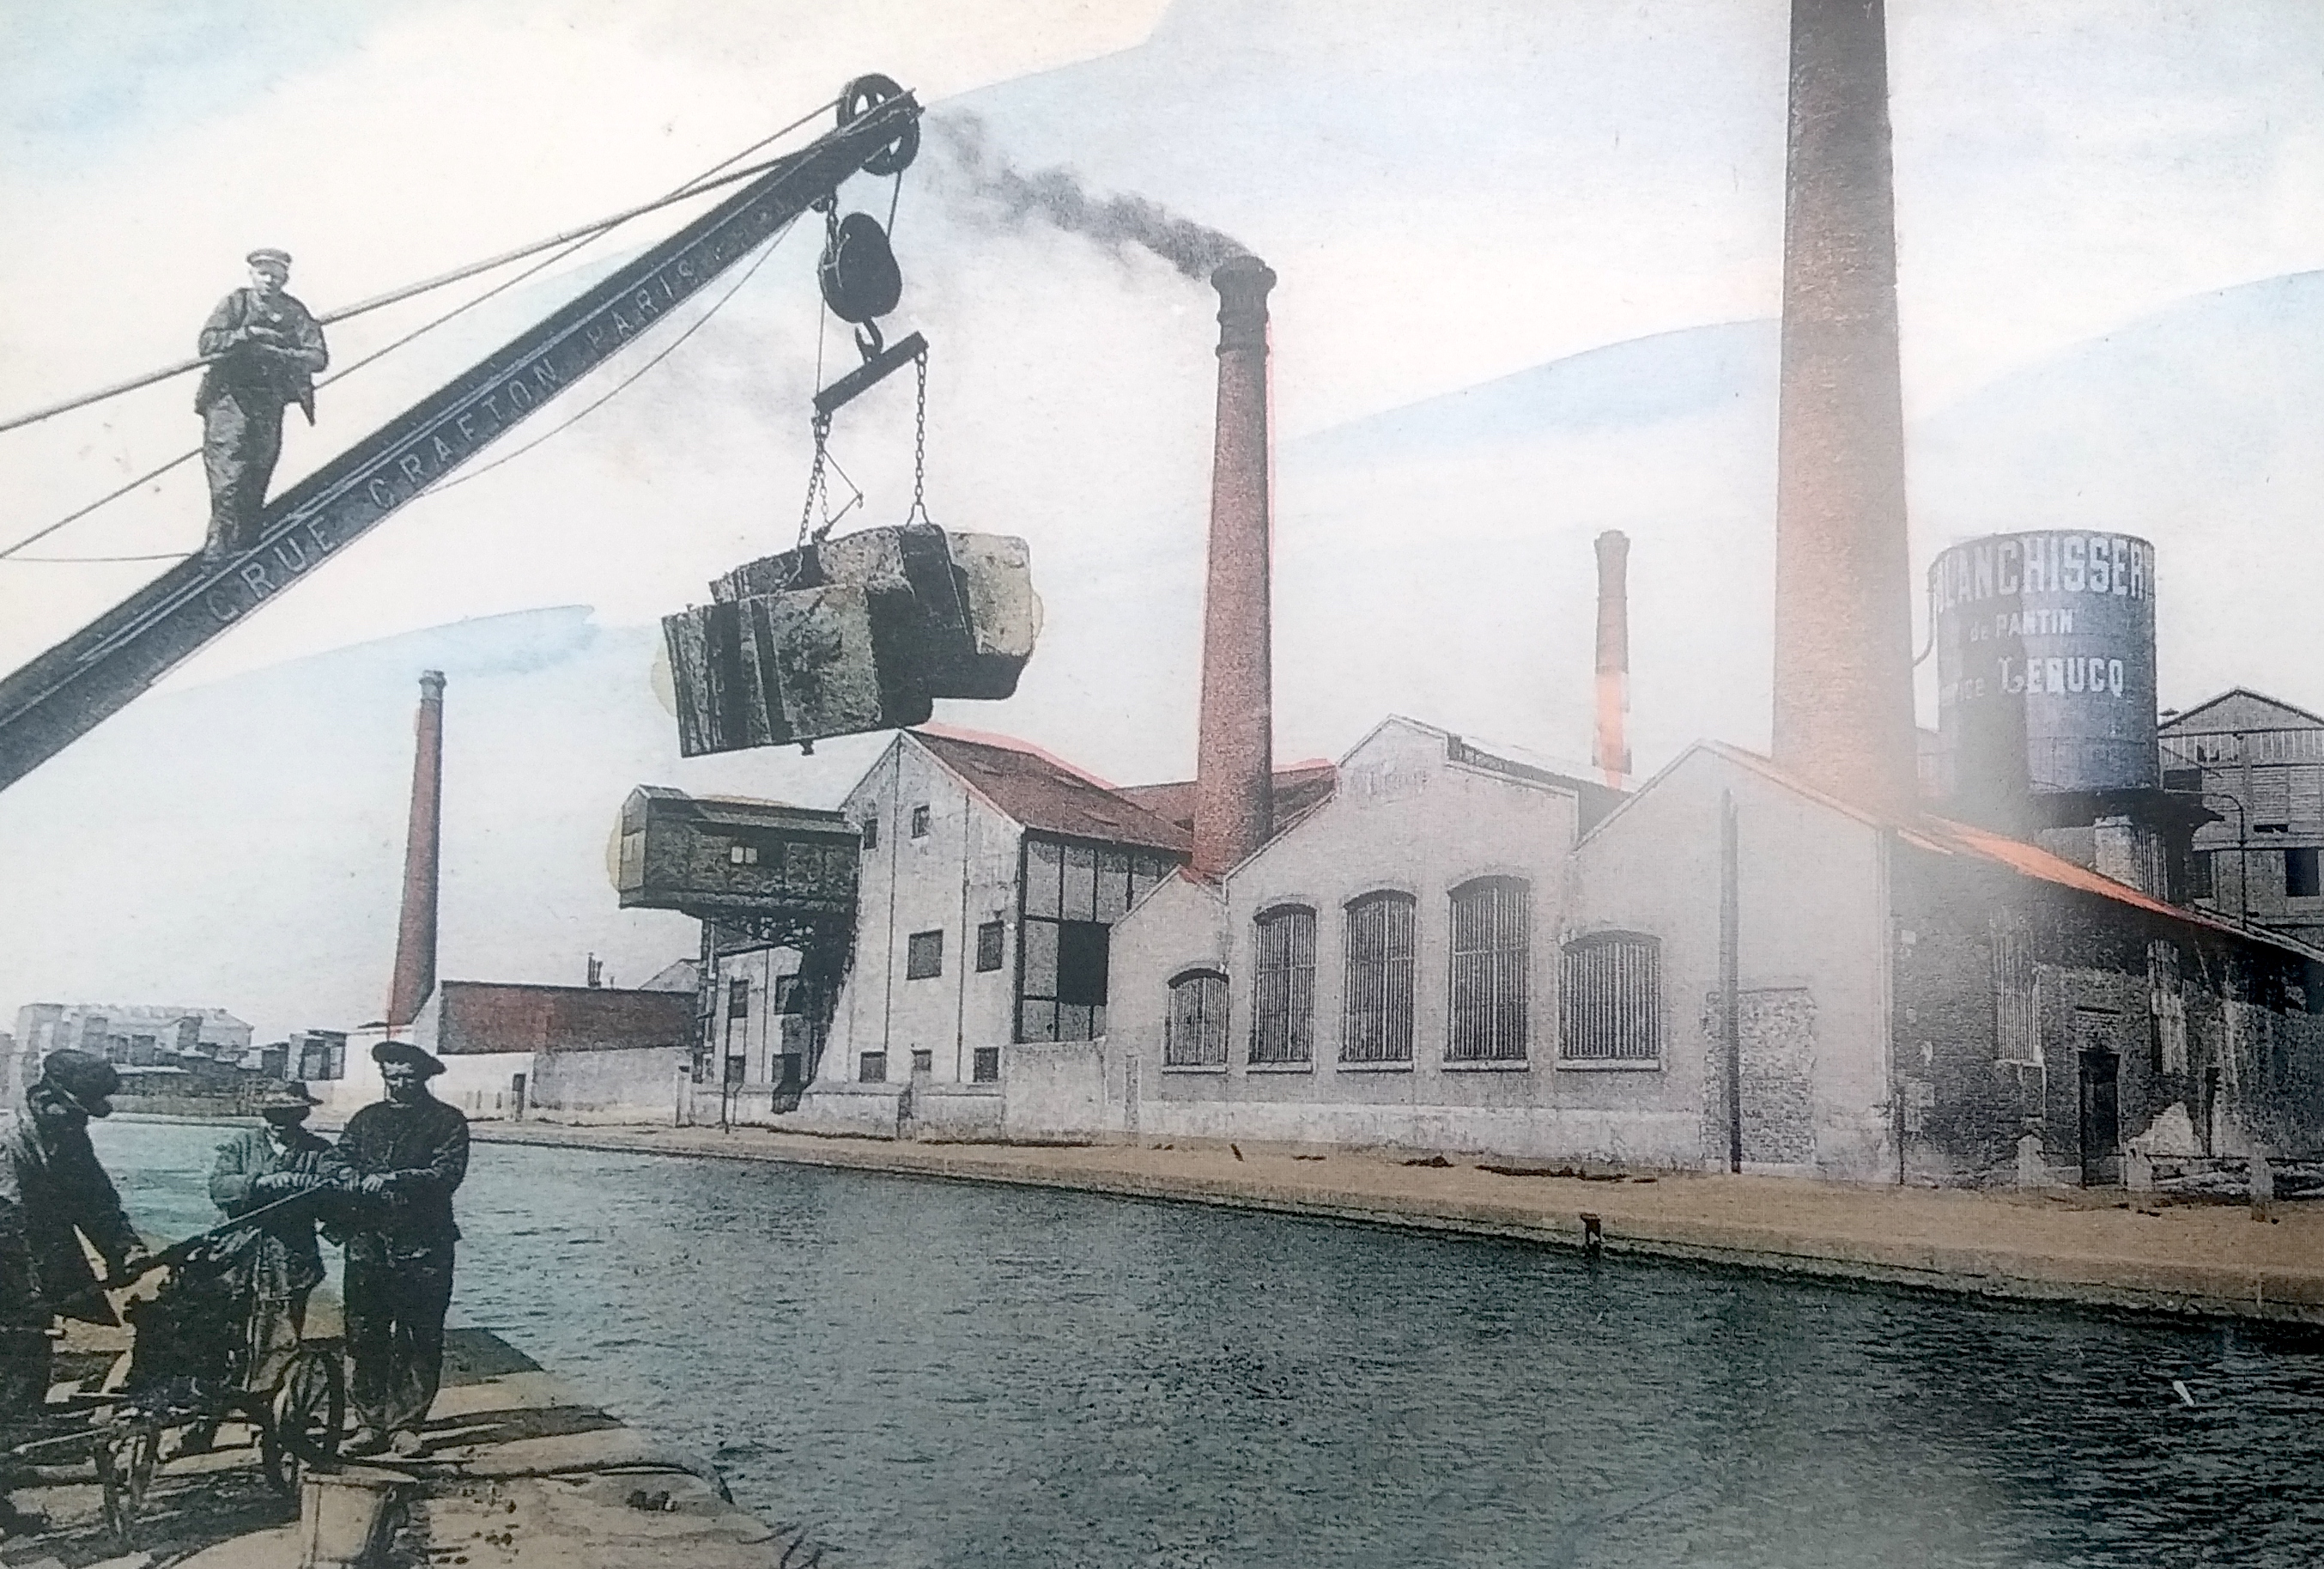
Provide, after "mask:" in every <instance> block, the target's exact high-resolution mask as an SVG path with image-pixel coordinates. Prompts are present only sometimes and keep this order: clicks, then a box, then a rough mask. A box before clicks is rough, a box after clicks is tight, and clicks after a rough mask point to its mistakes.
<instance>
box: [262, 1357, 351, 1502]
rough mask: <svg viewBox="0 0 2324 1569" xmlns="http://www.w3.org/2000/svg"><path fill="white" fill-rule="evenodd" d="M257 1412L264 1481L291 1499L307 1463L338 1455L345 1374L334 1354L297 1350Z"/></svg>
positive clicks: (344, 1409) (344, 1406)
mask: <svg viewBox="0 0 2324 1569" xmlns="http://www.w3.org/2000/svg"><path fill="white" fill-rule="evenodd" d="M259 1412H260V1421H259V1430H258V1449H259V1458H260V1460H261V1462H262V1463H263V1465H264V1467H265V1471H266V1480H267V1481H268V1482H269V1483H270V1484H272V1487H273V1488H274V1491H277V1492H279V1493H281V1495H282V1496H283V1497H284V1498H296V1497H298V1496H299V1482H300V1478H301V1477H302V1476H303V1475H304V1474H305V1472H306V1469H307V1467H309V1465H328V1464H330V1463H332V1462H333V1461H335V1460H337V1458H338V1454H339V1425H340V1423H341V1422H343V1421H344V1420H346V1412H347V1385H346V1373H345V1372H344V1371H343V1370H342V1369H341V1367H340V1364H339V1358H338V1354H337V1352H333V1351H332V1350H330V1349H329V1348H328V1347H327V1346H319V1345H309V1346H305V1347H302V1348H300V1351H299V1352H298V1354H297V1355H296V1356H294V1357H292V1358H291V1365H290V1366H289V1367H288V1368H286V1369H284V1370H283V1373H282V1381H281V1383H280V1384H278V1385H276V1386H275V1388H274V1392H273V1394H272V1397H271V1398H268V1399H266V1400H264V1401H263V1402H261V1404H260V1407H259Z"/></svg>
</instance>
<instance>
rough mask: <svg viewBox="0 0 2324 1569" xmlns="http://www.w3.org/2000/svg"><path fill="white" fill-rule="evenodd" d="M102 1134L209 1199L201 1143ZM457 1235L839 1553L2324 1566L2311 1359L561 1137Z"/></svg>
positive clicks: (751, 1497)
mask: <svg viewBox="0 0 2324 1569" xmlns="http://www.w3.org/2000/svg"><path fill="white" fill-rule="evenodd" d="M99 1138H100V1144H99V1148H100V1149H101V1150H102V1152H103V1153H104V1154H105V1155H106V1158H107V1160H108V1162H109V1163H110V1164H111V1166H112V1168H113V1169H114V1170H115V1173H116V1175H118V1176H119V1177H121V1178H122V1186H123V1188H124V1194H125V1195H126V1196H127V1198H128V1202H129V1204H130V1207H131V1211H132V1214H133V1216H134V1218H136V1219H138V1220H139V1221H140V1222H141V1223H143V1224H145V1225H147V1226H148V1227H149V1228H150V1229H152V1230H155V1231H162V1232H172V1233H174V1232H179V1231H183V1230H190V1229H192V1228H193V1227H194V1226H195V1225H198V1224H201V1223H206V1221H207V1219H208V1211H207V1206H206V1204H204V1203H203V1202H202V1200H201V1183H200V1181H199V1178H198V1172H197V1170H196V1168H200V1170H204V1171H206V1170H207V1151H208V1149H209V1148H210V1147H212V1146H213V1145H214V1144H215V1143H216V1142H217V1131H215V1130H206V1129H189V1128H178V1127H161V1126H155V1125H150V1124H148V1125H143V1126H134V1127H133V1126H130V1125H126V1124H120V1125H115V1126H110V1127H106V1128H103V1129H101V1130H100V1133H99ZM165 1217H166V1218H167V1220H168V1221H171V1222H174V1223H175V1224H174V1225H172V1224H170V1223H165ZM460 1222H461V1226H462V1229H463V1230H464V1231H465V1232H466V1237H467V1241H466V1243H465V1244H464V1246H463V1251H462V1257H461V1262H460V1276H459V1288H458V1294H457V1299H456V1306H455V1312H456V1316H458V1317H461V1318H464V1319H465V1321H466V1322H468V1323H472V1324H486V1325H489V1326H491V1327H493V1328H494V1329H497V1330H499V1331H501V1332H502V1333H503V1334H506V1335H507V1336H508V1338H509V1339H510V1340H512V1342H514V1343H516V1344H517V1345H518V1346H519V1347H520V1348H521V1349H522V1350H524V1351H526V1352H530V1354H532V1355H533V1356H535V1357H537V1358H539V1360H540V1361H543V1362H545V1363H547V1364H548V1365H549V1367H551V1368H553V1369H555V1370H557V1371H559V1372H561V1373H563V1374H565V1375H567V1377H568V1378H570V1379H571V1380H574V1381H575V1382H576V1384H578V1385H579V1386H580V1387H581V1388H582V1389H585V1390H586V1391H587V1392H588V1393H589V1394H590V1395H591V1396H592V1397H594V1398H597V1399H600V1400H602V1401H603V1402H604V1404H605V1405H607V1406H608V1407H610V1408H611V1409H613V1411H615V1412H617V1413H618V1414H620V1415H622V1416H623V1417H627V1418H628V1419H629V1420H631V1421H632V1422H633V1423H635V1424H637V1425H638V1426H641V1427H643V1428H645V1429H647V1430H649V1431H650V1432H652V1433H654V1434H655V1435H657V1436H659V1437H660V1438H662V1439H664V1440H666V1441H668V1442H669V1443H672V1444H677V1445H678V1446H681V1447H684V1448H687V1449H691V1450H694V1451H696V1452H698V1453H705V1454H712V1455H714V1457H715V1459H716V1460H717V1462H718V1463H719V1465H720V1467H721V1468H722V1469H723V1470H724V1472H726V1474H727V1476H728V1478H729V1479H730V1481H732V1482H733V1487H734V1491H735V1494H736V1497H737V1498H738V1499H739V1500H741V1501H742V1502H743V1503H744V1504H746V1505H749V1506H751V1507H752V1508H754V1509H759V1510H760V1511H761V1512H763V1513H765V1514H767V1515H769V1516H770V1517H773V1518H780V1519H785V1520H809V1521H813V1522H816V1524H817V1526H818V1527H819V1530H820V1534H821V1535H822V1536H823V1537H825V1538H827V1539H829V1540H830V1541H832V1542H834V1543H835V1544H836V1545H837V1546H839V1548H840V1549H841V1550H842V1561H843V1562H844V1563H852V1564H863V1565H867V1566H871V1565H878V1566H881V1569H890V1566H896V1565H922V1564H931V1565H932V1564H1004V1563H1005V1564H1010V1565H1012V1566H1016V1565H1026V1566H1032V1565H1039V1566H1047V1565H1058V1566H1063V1565H1080V1564H1089V1565H1105V1566H1111V1565H1174V1566H1175V1565H1194V1564H1216V1565H1221V1566H1234V1569H1241V1566H1243V1565H1267V1564H1280V1565H1301V1566H1305V1565H1324V1564H1362V1565H1372V1564H1379V1565H1399V1566H1401V1565H1434V1564H1462V1565H1468V1564H1474V1565H1535V1564H1538V1565H1602V1566H1607V1569H1612V1566H1615V1565H1635V1566H1637V1569H1663V1566H1665V1565H1681V1564H1701V1565H1714V1564H1715V1565H1721V1566H1726V1565H1737V1566H1743V1565H1749V1566H1766V1569H1815V1566H1821V1565H1831V1566H1833V1569H1858V1566H1862V1565H1888V1564H1895V1565H1914V1566H1915V1569H1918V1566H1923V1565H1970V1564H1978V1565H1983V1564H1990V1565H1995V1566H1997V1569H2002V1566H2006V1569H2024V1566H2027V1565H2035V1564H2060V1565H2067V1564H2070V1565H2090V1566H2093V1569H2096V1566H2099V1565H2105V1566H2107V1569H2113V1566H2116V1565H2126V1564H2158V1565H2176V1564H2236V1565H2273V1564H2285V1565H2307V1564H2313V1563H2316V1562H2319V1561H2324V1423H2319V1420H2318V1416H2319V1411H2324V1405H2319V1400H2324V1356H2319V1354H2317V1351H2316V1349H2314V1348H2313V1346H2312V1345H2311V1344H2310V1343H2296V1342H2279V1341H2275V1340H2273V1339H2270V1338H2267V1337H2259V1338H2255V1337H2254V1336H2253V1335H2252V1334H2249V1333H2247V1332H2242V1331H2236V1330H2229V1329H2221V1328H2213V1329H2181V1328H2174V1327H2170V1326H2161V1325H2150V1324H2133V1323H2125V1322H2116V1321H2114V1320H2110V1319H2107V1318H2104V1317H2099V1316H2097V1315H2080V1314H2074V1313H2066V1312H2056V1311H2050V1310H2036V1309H2031V1308H2010V1307H1987V1306H1977V1305H1972V1304H1967V1303H1956V1302H1951V1301H1947V1300H1941V1299H1933V1298H1927V1299H1924V1298H1919V1297H1905V1296H1896V1295H1890V1294H1886V1293H1882V1292H1873V1291H1852V1290H1846V1289H1840V1288H1825V1287H1819V1286H1812V1285H1801V1284H1797V1283H1790V1282H1781V1281H1775V1280H1766V1279H1760V1278H1752V1277H1748V1276H1744V1275H1739V1274H1728V1273H1724V1272H1720V1271H1711V1270H1696V1269H1684V1268H1679V1267H1675V1266H1661V1265H1650V1264H1639V1263H1635V1262H1629V1261H1618V1262H1615V1263H1610V1264H1608V1265H1606V1266H1605V1267H1603V1268H1601V1269H1592V1268H1591V1267H1589V1266H1588V1265H1586V1264H1584V1263H1582V1261H1581V1260H1578V1259H1575V1258H1574V1257H1572V1256H1571V1255H1569V1254H1565V1253H1563V1252H1556V1251H1543V1250H1538V1249H1531V1248H1526V1247H1524V1246H1521V1245H1518V1244H1515V1243H1504V1242H1497V1241H1479V1240H1470V1239H1461V1240H1452V1239H1444V1238H1437V1237H1429V1236H1423V1235H1408V1234H1404V1233H1399V1232H1385V1231H1377V1230H1369V1229H1364V1228H1360V1227H1353V1226H1342V1225H1334V1224H1328V1223H1312V1222H1303V1221H1296V1220H1290V1219H1285V1218H1282V1217H1277V1216H1267V1215H1257V1214H1234V1213H1231V1212H1223V1211H1213V1210H1205V1209H1200V1208H1194V1207H1184V1206H1173V1205H1165V1204H1139V1203H1134V1202H1130V1201H1125V1200H1120V1199H1113V1198H1103V1197H1097V1196H1093V1195H1081V1194H1071V1193H1057V1192H1047V1191H1039V1190H1020V1189H1010V1188H1000V1187H988V1186H974V1185H968V1184H952V1183H943V1182H935V1181H925V1180H918V1179H914V1178H907V1177H884V1176H878V1175H871V1174H866V1173H856V1172H826V1171H816V1170H809V1169H805V1168H783V1167H778V1166H762V1165H752V1164H746V1163H741V1162H726V1161H710V1160H693V1159H675V1158H665V1157H646V1156H622V1155H606V1154H598V1153H593V1152H588V1151H581V1150H558V1149H520V1148H511V1147H507V1146H488V1145H479V1146H477V1148H476V1152H475V1165H474V1168H473V1171H472V1174H471V1176H470V1178H469V1181H468V1185H467V1186H466V1188H465V1189H463V1191H462V1194H461V1203H460ZM2173 1379H2180V1380H2185V1381H2186V1382H2187V1384H2188V1386H2189V1388H2190V1390H2191V1391H2192V1392H2193V1394H2194V1396H2195V1398H2196V1400H2197V1404H2196V1405H2195V1406H2194V1407H2191V1408H2190V1407H2187V1406H2186V1405H2185V1404H2184V1403H2183V1402H2182V1401H2181V1400H2180V1398H2178V1396H2177V1394H2176V1393H2175V1392H2174V1391H2173V1389H2172V1380H2173Z"/></svg>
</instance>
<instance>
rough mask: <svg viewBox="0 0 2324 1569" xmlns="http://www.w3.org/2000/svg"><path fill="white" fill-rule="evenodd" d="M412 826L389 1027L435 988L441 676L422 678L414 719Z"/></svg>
mask: <svg viewBox="0 0 2324 1569" xmlns="http://www.w3.org/2000/svg"><path fill="white" fill-rule="evenodd" d="M412 730H413V732H414V741H413V744H412V752H411V826H410V829H409V830H408V831H407V833H406V835H405V837H404V842H403V918H402V919H401V921H400V922H399V923H398V925H397V927H396V930H395V981H394V983H393V985H392V986H391V987H390V988H389V990H388V995H387V1027H388V1029H391V1030H395V1029H402V1028H404V1026H406V1025H408V1024H410V1022H411V1021H412V1020H413V1019H415V1018H417V1017H418V1016H419V1013H420V1008H421V1007H422V1006H424V1005H425V1004H426V1002H427V1001H428V994H429V992H433V991H435V990H436V881H437V872H438V865H439V863H440V861H441V854H440V852H441V848H442V817H443V808H444V672H443V671H441V670H423V671H421V672H420V713H419V715H418V716H417V717H416V718H415V719H414V720H413V721H412Z"/></svg>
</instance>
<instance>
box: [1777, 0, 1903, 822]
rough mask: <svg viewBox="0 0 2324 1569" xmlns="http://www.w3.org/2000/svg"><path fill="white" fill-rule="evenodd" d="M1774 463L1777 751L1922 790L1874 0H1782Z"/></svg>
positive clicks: (1894, 796)
mask: <svg viewBox="0 0 2324 1569" xmlns="http://www.w3.org/2000/svg"><path fill="white" fill-rule="evenodd" d="M1787 152H1788V156H1787V168H1786V176H1785V198H1784V330H1783V380H1782V403H1781V414H1780V420H1779V430H1778V436H1777V447H1776V459H1775V469H1776V478H1775V761H1776V762H1777V763H1778V764H1780V765H1781V766H1783V767H1784V769H1785V770H1786V771H1789V772H1791V773H1792V774H1794V776H1795V777H1797V778H1799V779H1800V780H1803V781H1804V782H1806V783H1808V784H1811V785H1813V786H1816V787H1818V788H1820V789H1825V790H1828V791H1830V792H1831V794H1833V795H1836V796H1839V797H1840V798H1843V799H1846V800H1850V801H1854V802H1856V803H1858V805H1861V806H1865V807H1868V808H1876V809H1879V808H1886V809H1891V810H1901V811H1908V812H1909V811H1911V810H1912V809H1913V808H1914V799H1915V795H1916V791H1915V780H1914V727H1913V680H1912V677H1913V670H1912V665H1913V653H1912V605H1911V598H1910V594H1911V590H1910V587H1909V585H1908V583H1907V574H1908V571H1909V567H1908V563H1907V560H1906V557H1905V545H1904V413H1903V408H1902V392H1901V390H1900V387H1899V383H1898V374H1897V364H1896V236H1895V198H1894V193H1893V190H1892V189H1891V185H1890V179H1889V158H1888V58H1887V38H1886V25H1885V20H1884V17H1883V14H1882V0H1793V4H1792V91H1791V127H1790V134H1789V138H1788V142H1787Z"/></svg>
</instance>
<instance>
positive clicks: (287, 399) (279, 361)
mask: <svg viewBox="0 0 2324 1569" xmlns="http://www.w3.org/2000/svg"><path fill="white" fill-rule="evenodd" d="M248 260H249V263H250V287H249V288H247V289H237V290H235V291H234V292H233V293H231V294H229V295H227V296H226V298H225V299H224V300H219V301H218V306H217V309H216V310H213V311H211V312H210V317H209V319H208V321H206V322H204V323H203V324H202V333H201V337H200V340H199V346H198V349H197V352H198V353H199V354H200V355H202V357H203V358H205V359H207V360H208V361H210V365H209V368H208V370H206V371H204V372H203V373H202V384H201V385H200V387H198V389H196V391H195V392H194V412H195V413H197V414H199V415H200V416H201V417H202V469H203V472H204V473H206V474H207V475H208V476H209V482H210V536H209V546H208V554H209V555H211V556H224V555H230V554H232V553H233V552H235V551H237V550H246V549H250V548H251V547H252V546H253V545H255V544H257V543H258V522H259V514H260V512H262V511H263V509H264V508H265V505H266V486H267V485H268V483H269V482H270V481H271V480H272V479H273V477H274V462H275V459H276V458H278V457H281V455H282V411H283V410H284V409H285V408H287V407H289V406H290V405H291V404H292V403H296V404H298V405H299V407H300V410H301V411H304V412H305V414H306V416H307V423H308V424H309V425H312V424H313V423H314V422H315V377H316V374H318V372H320V371H321V370H322V369H323V367H324V366H326V365H329V364H330V363H331V353H330V350H329V349H328V348H327V346H325V345H324V342H323V328H322V327H321V325H320V324H319V323H318V322H317V321H316V320H315V318H314V317H313V316H312V315H310V314H309V312H308V309H307V308H306V307H305V306H304V305H301V304H300V302H299V301H298V300H294V299H292V298H291V296H290V295H289V294H287V293H285V292H283V290H284V286H285V285H287V284H288V283H289V282H290V281H291V257H290V254H289V253H288V252H284V251H274V250H260V251H253V252H251V253H250V255H249V258H248Z"/></svg>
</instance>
